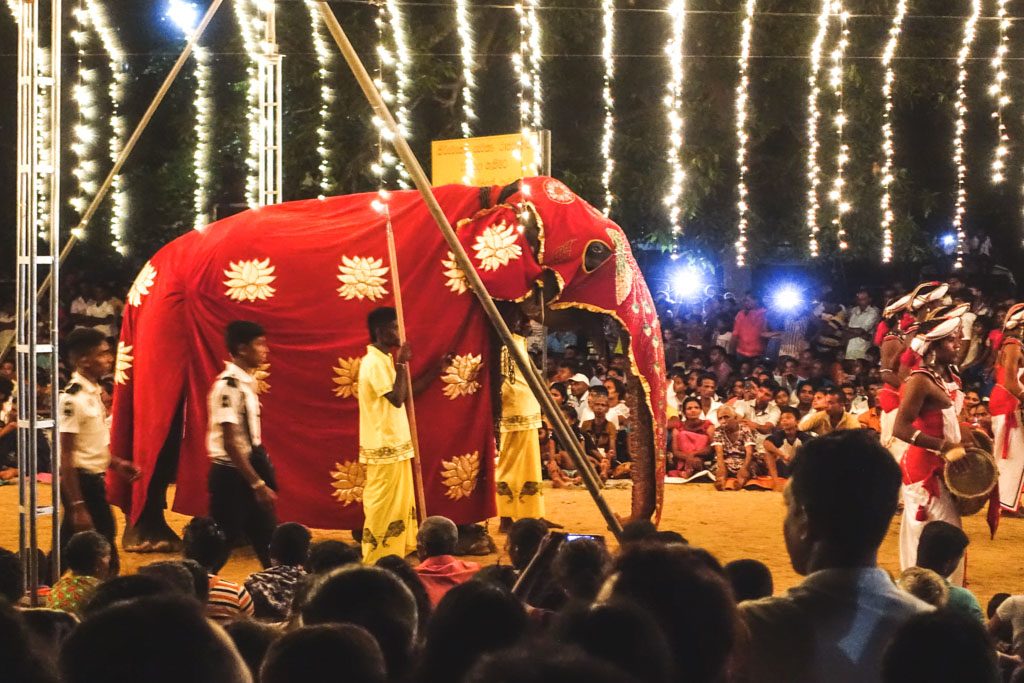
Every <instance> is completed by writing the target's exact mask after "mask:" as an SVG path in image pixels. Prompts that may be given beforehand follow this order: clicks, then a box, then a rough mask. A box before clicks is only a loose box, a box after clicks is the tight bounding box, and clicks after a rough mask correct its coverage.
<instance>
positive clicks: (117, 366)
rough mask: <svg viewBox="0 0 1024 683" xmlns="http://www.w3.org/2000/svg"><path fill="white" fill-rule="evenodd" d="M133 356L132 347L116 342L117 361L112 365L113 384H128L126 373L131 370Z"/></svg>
mask: <svg viewBox="0 0 1024 683" xmlns="http://www.w3.org/2000/svg"><path fill="white" fill-rule="evenodd" d="M134 361H135V356H133V355H132V346H131V345H130V344H125V343H124V342H123V341H119V342H117V361H116V362H115V363H114V384H128V371H129V370H131V369H132V363H133V362H134Z"/></svg>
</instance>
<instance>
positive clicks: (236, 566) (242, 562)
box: [0, 484, 1024, 607]
mask: <svg viewBox="0 0 1024 683" xmlns="http://www.w3.org/2000/svg"><path fill="white" fill-rule="evenodd" d="M38 495H39V498H40V501H46V500H49V495H50V488H49V487H48V486H45V485H40V487H39V494H38ZM544 495H545V502H546V505H547V517H548V519H551V520H553V521H557V522H559V523H561V524H564V525H565V527H566V529H567V530H569V531H572V532H576V533H589V534H601V533H606V532H605V525H604V524H603V520H602V519H601V516H600V514H599V513H598V511H597V507H596V506H595V505H594V503H593V501H591V499H590V497H589V496H588V495H587V493H586V491H583V490H572V491H567V490H557V489H550V488H548V489H545V491H544ZM629 495H630V492H629V490H626V489H622V490H608V491H606V492H605V496H606V498H607V499H608V501H609V503H610V505H611V506H612V509H614V510H616V511H617V512H619V513H620V514H626V513H627V512H628V510H629ZM17 515H18V491H17V486H14V485H10V486H2V487H0V519H2V520H4V522H3V524H2V525H0V546H2V547H4V548H11V549H16V548H17V545H18V521H17V520H18V516H17ZM783 515H784V510H783V502H782V495H781V494H779V493H774V492H768V491H738V492H718V491H715V490H714V488H713V487H712V486H711V485H710V484H683V485H669V486H667V487H666V494H665V513H664V516H663V518H662V523H661V528H662V529H672V530H675V531H678V532H679V533H681V534H683V535H684V536H685V537H686V538H687V539H688V540H689V541H690V542H691V543H693V544H695V545H699V546H703V547H704V548H707V549H708V550H710V551H711V552H712V553H714V554H715V555H716V556H717V557H718V558H719V559H720V560H721V561H722V562H723V563H724V562H728V561H730V560H735V559H740V558H747V557H750V558H755V559H758V560H761V561H762V562H764V563H766V564H767V565H768V566H769V567H770V568H771V570H772V573H773V574H774V577H775V587H776V590H777V591H779V590H783V589H785V588H788V587H790V586H792V585H794V584H795V583H798V582H799V577H798V576H797V575H796V573H795V572H794V571H793V569H792V567H790V564H789V558H788V556H787V555H786V548H785V544H784V543H783V539H782V518H783ZM39 521H40V525H39V528H40V532H39V533H40V539H41V545H43V546H44V547H48V545H49V528H50V520H49V517H42V518H40V520H39ZM168 521H169V522H170V524H171V526H172V527H174V528H175V529H178V530H180V529H181V528H182V527H183V526H184V525H185V523H186V522H187V521H188V518H187V517H184V516H182V515H177V514H174V513H169V515H168ZM118 522H119V524H120V525H121V528H123V523H124V520H123V518H121V517H120V515H118ZM965 526H966V529H967V533H968V535H969V536H970V538H971V546H970V549H969V551H968V580H969V583H970V585H969V587H970V589H971V590H972V591H974V593H975V594H976V595H977V596H978V598H979V600H980V601H981V602H982V607H984V605H985V603H986V602H987V601H988V599H989V598H990V597H991V596H992V595H993V594H994V593H998V592H1003V591H1005V592H1010V593H1024V519H1008V518H1004V519H1003V520H1002V524H1001V526H1000V528H999V534H998V536H997V537H996V540H994V541H993V540H990V539H989V537H988V528H987V527H986V525H985V519H984V516H983V515H981V514H978V515H974V516H973V517H969V518H967V520H966V522H965ZM488 527H489V528H490V530H491V533H492V534H494V536H495V541H496V542H497V544H498V547H499V549H503V548H504V544H505V538H504V536H500V535H498V533H497V521H496V520H491V521H490V522H489V523H488ZM898 531H899V523H898V517H897V518H896V519H894V520H893V524H892V527H891V528H890V530H889V535H888V536H887V537H886V539H885V543H884V544H883V545H882V551H881V556H880V563H881V565H882V567H884V568H885V569H887V570H889V571H890V572H898V571H899V560H898V551H897V534H898ZM608 536H609V542H610V543H611V544H612V545H614V543H613V540H612V539H611V537H610V535H608ZM313 537H314V539H315V540H321V539H327V538H336V539H340V540H344V541H349V542H351V540H352V536H351V534H349V533H348V532H346V531H326V530H314V532H313ZM122 557H123V560H122V562H123V569H122V571H125V572H131V571H133V570H134V569H135V568H136V567H138V566H141V565H143V564H147V563H149V562H152V561H155V560H158V559H170V556H167V555H157V554H150V555H138V554H129V553H123V554H122ZM478 559H479V560H480V561H482V562H484V563H494V562H496V561H498V559H499V556H498V555H491V556H488V557H483V558H478ZM501 559H502V561H507V557H506V556H505V555H504V553H503V552H502V553H501ZM257 569H258V563H257V562H256V559H255V556H254V555H253V554H252V552H251V551H250V550H249V549H247V548H246V549H239V550H236V551H235V553H234V556H233V557H232V559H231V561H230V562H229V564H228V565H227V567H225V569H224V571H223V572H222V574H223V575H224V576H225V577H226V578H229V579H234V580H241V579H244V578H245V577H246V576H247V575H248V574H249V573H251V572H253V571H256V570H257Z"/></svg>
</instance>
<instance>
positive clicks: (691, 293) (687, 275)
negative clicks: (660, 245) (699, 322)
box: [672, 266, 707, 299]
mask: <svg viewBox="0 0 1024 683" xmlns="http://www.w3.org/2000/svg"><path fill="white" fill-rule="evenodd" d="M706 284H707V283H706V282H705V281H704V273H703V272H701V270H700V268H697V267H696V266H683V267H682V268H680V269H679V270H677V271H675V273H674V274H673V275H672V291H673V292H675V294H676V296H678V297H679V298H681V299H696V298H697V297H699V296H700V295H701V293H703V291H704V286H705V285H706Z"/></svg>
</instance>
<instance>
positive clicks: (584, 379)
mask: <svg viewBox="0 0 1024 683" xmlns="http://www.w3.org/2000/svg"><path fill="white" fill-rule="evenodd" d="M569 381H570V382H583V383H584V384H586V385H588V386H589V385H590V378H589V377H587V376H586V375H584V374H583V373H582V372H577V373H576V374H575V375H573V376H572V379H570V380H569Z"/></svg>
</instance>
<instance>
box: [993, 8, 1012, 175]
mask: <svg viewBox="0 0 1024 683" xmlns="http://www.w3.org/2000/svg"><path fill="white" fill-rule="evenodd" d="M1006 3H1007V0H996V19H997V20H998V21H999V43H998V45H996V54H995V56H994V57H993V58H992V62H991V64H992V84H991V85H990V86H989V88H988V93H989V95H991V96H992V98H993V99H994V100H995V103H996V108H995V111H994V112H992V118H994V119H995V120H996V133H997V135H998V142H997V143H996V149H995V158H994V159H992V182H993V183H1001V182H1003V180H1005V179H1006V175H1005V170H1006V161H1007V159H1006V156H1007V154H1009V152H1010V147H1009V142H1010V136H1009V135H1007V133H1006V124H1005V123H1004V121H1003V109H1004V108H1005V107H1006V105H1008V104H1010V96H1009V95H1008V94H1007V92H1006V90H1004V88H1003V84H1004V81H1006V68H1005V60H1006V55H1007V53H1008V52H1009V51H1010V45H1009V43H1010V38H1009V29H1010V18H1009V17H1008V16H1007V14H1006Z"/></svg>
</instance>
